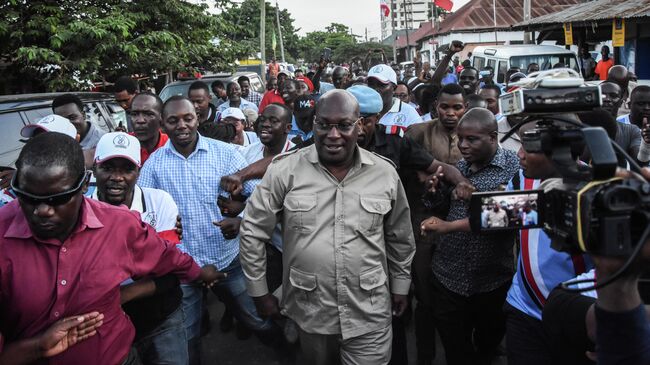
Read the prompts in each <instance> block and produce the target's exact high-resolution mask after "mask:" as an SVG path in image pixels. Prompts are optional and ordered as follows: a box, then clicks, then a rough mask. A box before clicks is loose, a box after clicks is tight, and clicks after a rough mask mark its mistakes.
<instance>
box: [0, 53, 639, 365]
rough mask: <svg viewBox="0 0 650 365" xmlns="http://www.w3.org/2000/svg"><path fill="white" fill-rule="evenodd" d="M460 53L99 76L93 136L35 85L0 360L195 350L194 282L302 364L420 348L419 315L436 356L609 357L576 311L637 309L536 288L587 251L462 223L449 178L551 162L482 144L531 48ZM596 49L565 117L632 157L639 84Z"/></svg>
mask: <svg viewBox="0 0 650 365" xmlns="http://www.w3.org/2000/svg"><path fill="white" fill-rule="evenodd" d="M462 49H463V45H462V44H460V43H457V42H454V43H452V45H451V46H450V48H449V51H448V52H447V53H446V54H445V55H444V57H443V58H442V59H441V60H440V62H439V64H438V65H437V67H435V68H432V67H431V65H429V64H428V63H420V62H416V64H415V69H414V70H413V72H412V74H413V75H411V72H407V73H405V74H402V73H401V72H396V65H389V64H377V65H374V66H372V67H370V68H369V69H367V70H364V69H363V68H362V67H356V68H353V67H350V66H349V65H339V66H335V67H329V66H328V63H329V62H328V61H329V60H326V59H321V60H320V62H319V63H318V64H315V65H313V67H312V68H310V69H305V70H297V71H296V72H295V74H293V73H291V72H288V71H285V70H282V69H281V68H280V67H279V65H278V64H277V63H275V62H272V63H271V64H270V66H269V76H270V77H269V79H268V82H267V85H266V89H267V90H266V92H265V93H263V94H259V93H257V92H255V91H254V90H252V89H251V85H250V80H249V79H248V78H246V77H240V78H239V79H238V80H236V81H235V82H231V83H228V84H226V85H224V84H223V83H222V82H221V81H214V82H212V83H211V84H206V83H204V82H203V81H201V80H197V81H195V82H194V83H192V84H191V86H190V87H189V91H188V93H187V95H177V96H173V97H171V98H170V99H168V100H166V101H165V102H163V101H162V100H161V99H160V98H159V97H158V96H157V95H156V94H153V93H150V92H140V93H139V92H138V91H137V85H136V84H135V83H134V82H133V81H132V80H131V79H129V78H128V77H123V78H120V79H119V80H118V81H117V82H116V85H115V98H116V100H117V101H118V102H119V103H120V105H121V106H122V107H123V108H124V109H125V110H126V112H127V116H128V118H127V119H128V120H127V122H128V123H127V126H121V127H122V129H124V131H116V132H110V133H105V132H103V131H101V130H100V129H99V128H98V127H97V126H95V125H94V124H93V123H91V122H89V121H88V120H87V118H86V116H85V114H84V108H83V104H82V102H81V100H80V99H79V98H78V97H76V96H75V95H73V94H63V95H60V96H58V97H57V98H56V99H55V100H54V102H53V103H52V115H49V116H47V117H45V118H43V119H41V120H39V121H37V122H35V123H34V124H32V125H28V126H26V127H25V128H24V129H23V130H22V132H21V135H22V137H24V138H26V140H27V141H26V143H25V145H24V147H23V149H22V151H21V153H20V156H19V158H18V160H17V161H16V170H13V171H7V172H3V173H2V175H0V186H2V187H3V188H5V189H4V190H3V192H2V195H1V196H2V197H1V198H0V201H1V203H0V204H4V205H3V206H2V208H0V235H1V236H2V238H0V334H1V337H0V364H28V363H51V364H141V363H142V364H163V363H164V364H200V363H201V351H202V350H201V349H202V338H201V337H202V335H204V334H205V332H206V331H208V330H209V329H207V328H206V322H207V321H209V319H208V317H207V316H208V313H207V311H206V302H205V298H206V296H208V295H212V294H210V293H213V294H215V295H216V296H217V298H218V299H219V300H220V301H221V302H223V304H224V305H225V308H226V309H225V313H224V315H223V318H221V320H220V328H221V330H222V331H229V330H231V329H232V328H233V326H235V325H236V326H237V328H238V334H241V335H242V336H244V337H245V336H250V335H251V334H252V335H254V336H255V337H257V338H258V339H259V341H261V343H263V344H264V345H266V346H269V347H270V348H272V349H273V350H274V351H275V352H276V353H277V355H278V358H279V359H281V360H282V361H286V362H292V361H294V362H295V361H296V351H297V349H296V348H297V345H296V343H297V342H299V346H300V348H301V349H302V353H301V354H300V355H298V359H300V360H299V361H302V363H305V364H323V365H326V364H337V363H342V364H389V363H390V364H407V363H408V361H409V360H408V359H409V357H410V358H413V357H414V358H416V361H417V363H418V364H431V363H432V361H433V359H434V358H435V356H436V351H435V350H436V345H435V341H436V340H435V339H436V336H435V333H436V331H437V333H438V334H439V336H440V339H441V341H442V345H443V347H444V354H445V355H444V356H445V358H446V362H447V364H450V365H455V364H490V363H491V361H492V360H493V359H494V358H495V357H497V356H500V355H505V356H507V359H508V363H509V364H511V365H517V364H525V365H533V364H590V363H594V361H595V357H596V356H598V358H599V359H600V360H603V361H606V360H607V359H609V360H611V359H618V360H620V359H623V360H620V361H624V359H626V358H625V357H624V356H631V355H630V354H623V352H624V351H623V350H621V349H624V348H625V346H630V345H631V344H633V343H635V341H636V343H639V341H642V339H639V338H636V339H635V340H630V337H631V335H627V334H626V335H620V334H619V335H620V338H619V342H618V343H617V345H616V346H611V345H610V346H605V347H599V348H598V349H597V350H598V352H597V354H595V353H594V352H593V351H595V349H594V344H595V343H596V341H597V337H598V338H599V336H606V335H607V336H613V334H615V331H616V329H615V328H612V327H611V326H610V327H607V326H599V327H598V328H597V329H595V328H594V323H595V321H596V319H597V318H605V317H607V318H608V319H609V320H610V321H614V322H616V321H628V322H629V321H632V322H633V321H638V323H643V321H640V320H639V318H642V317H643V314H639V313H640V312H639V311H642V306H641V302H640V300H638V298H636V297H635V298H634V299H633V300H629V301H625V302H624V303H621V302H620V301H618V302H617V301H616V300H611V299H610V298H611V296H612V293H614V295H616V293H618V294H620V293H621V292H622V290H623V289H621V288H618V289H619V291H618V292H617V291H616V288H615V289H612V288H611V287H609V288H608V290H610V292H602V293H601V292H599V293H598V294H599V295H603V298H598V299H596V298H595V297H593V296H592V297H589V296H582V295H578V294H575V293H570V292H566V291H563V290H562V289H561V288H557V287H558V285H559V284H560V283H562V282H564V281H567V280H570V279H572V278H574V277H576V276H579V275H582V274H585V273H587V274H588V273H590V272H591V273H592V275H593V270H594V267H595V265H594V261H593V260H592V259H591V258H590V257H589V256H588V255H572V254H568V253H564V252H559V251H554V250H553V249H551V247H550V238H549V237H548V236H547V235H546V234H545V233H544V231H543V230H541V229H530V230H522V231H521V232H518V231H502V232H496V233H491V234H481V233H476V232H472V231H471V230H470V224H469V214H470V212H469V202H468V199H469V198H470V197H471V194H472V193H473V192H486V191H497V190H504V189H505V190H510V191H517V190H532V189H538V188H539V189H545V188H549V187H552V186H554V185H557V184H558V181H561V179H560V176H559V173H558V171H557V170H556V168H555V166H554V165H553V162H552V161H551V159H550V157H549V156H548V155H547V154H545V153H544V152H543V151H540V150H538V149H535V148H533V147H531V146H530V145H528V144H527V141H526V139H525V138H522V137H523V136H524V135H525V133H527V132H531V131H534V129H535V125H534V124H528V125H525V126H524V127H522V128H521V129H519V130H518V131H517V132H516V133H514V134H513V135H512V136H511V137H510V138H509V139H507V140H505V141H500V139H501V137H503V136H504V135H505V134H506V133H508V132H509V131H510V129H511V128H512V127H513V126H515V125H516V124H517V123H518V122H519V121H520V120H521V119H520V116H516V115H515V116H512V115H509V116H504V115H501V114H500V110H499V107H498V98H499V96H500V95H501V94H502V93H504V92H507V91H510V90H512V89H513V88H516V87H517V85H516V84H515V83H516V82H517V81H519V80H521V79H522V78H525V77H526V76H527V75H528V74H530V73H532V72H535V71H538V70H539V65H536V64H531V65H529V67H528V68H527V69H526V70H523V71H522V70H519V69H511V70H508V74H507V77H506V83H505V84H503V85H500V84H497V83H496V82H495V81H494V70H492V69H490V68H485V69H482V70H477V69H475V68H473V67H472V65H471V63H470V62H469V60H467V61H463V62H460V60H458V59H457V58H454V55H455V54H456V53H458V52H460V51H462ZM603 59H605V60H608V59H609V58H606V57H605V55H603ZM610 66H611V67H608V70H607V71H606V72H605V71H603V69H604V67H605V66H601V67H598V66H594V69H595V71H594V72H595V74H597V75H598V76H599V77H600V79H601V80H604V81H603V83H602V90H603V97H604V100H603V108H602V109H597V110H594V111H593V112H589V113H581V114H578V115H567V118H573V119H575V120H576V121H578V122H582V123H584V124H586V125H593V126H602V127H603V128H604V129H605V130H606V131H607V132H608V133H609V136H610V138H611V139H612V140H615V141H616V142H617V143H619V145H620V146H621V147H622V148H623V149H624V150H625V151H627V152H628V153H629V154H630V155H632V156H634V157H636V158H637V160H638V161H639V162H640V163H642V164H646V165H647V163H648V162H649V161H650V130H649V129H648V125H647V124H648V118H649V117H650V88H649V87H647V86H637V87H633V83H632V82H631V81H632V79H633V78H632V76H631V75H630V74H629V73H628V72H627V70H626V69H625V67H623V66H618V65H610ZM329 69H331V72H328V70H329ZM398 71H399V70H398ZM604 72H605V73H606V77H603V75H604ZM623 106H625V107H627V108H629V113H622V110H623V109H622V107H623ZM558 112H561V111H558ZM125 131H128V132H130V133H125ZM579 157H580V158H581V159H583V160H584V161H587V162H588V160H589V156H579ZM620 165H621V167H623V168H625V167H626V162H625V160H624V159H621V161H620ZM484 208H485V211H484V212H483V213H484V215H483V217H482V219H484V225H485V226H486V227H507V226H513V225H514V226H523V227H525V226H528V225H536V224H538V219H539V218H540V217H538V215H537V207H536V206H535V205H534V204H531V202H529V201H525V202H521V204H519V203H514V204H508V202H505V201H504V202H497V201H491V202H490V203H489V204H486V206H485V207H484ZM600 262H604V261H600ZM600 269H601V267H600V266H599V277H600V274H601V271H600ZM607 269H608V270H611V267H610V266H607ZM602 272H603V275H607V274H608V273H611V271H607V270H605V269H603V270H602ZM634 280H635V278H632V279H630V280H628V281H626V284H627V286H626V287H625V290H629V283H630V282H632V283H634ZM632 286H633V287H634V285H632ZM632 291H634V290H632ZM639 308H641V309H639ZM569 315H572V317H570V320H569V319H568V318H569ZM412 317H413V318H414V319H413V321H410V319H411V318H412ZM633 323H635V322H633ZM411 324H412V325H413V326H414V327H415V340H416V344H415V345H416V346H415V347H416V349H417V351H416V353H415V354H413V353H409V352H408V351H407V345H406V327H407V326H408V325H411ZM560 324H562V326H563V327H562V326H560ZM559 327H561V328H563V330H557V328H559ZM643 331H645V333H647V332H648V329H647V327H644V326H642V325H640V326H639V333H643ZM504 336H505V347H504V346H503V339H504ZM646 349H647V347H646ZM633 355H634V356H636V355H638V353H635V354H633ZM642 355H644V356H646V357H645V359H648V357H647V356H648V355H647V351H646V353H645V354H642ZM438 356H440V355H438ZM623 363H624V362H623Z"/></svg>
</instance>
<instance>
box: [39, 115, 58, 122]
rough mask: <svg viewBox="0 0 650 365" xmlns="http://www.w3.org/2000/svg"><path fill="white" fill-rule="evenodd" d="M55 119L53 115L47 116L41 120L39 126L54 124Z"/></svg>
mask: <svg viewBox="0 0 650 365" xmlns="http://www.w3.org/2000/svg"><path fill="white" fill-rule="evenodd" d="M55 119H56V118H55V117H54V115H48V116H47V117H45V118H43V119H41V120H40V122H39V124H50V123H52V122H54V120H55Z"/></svg>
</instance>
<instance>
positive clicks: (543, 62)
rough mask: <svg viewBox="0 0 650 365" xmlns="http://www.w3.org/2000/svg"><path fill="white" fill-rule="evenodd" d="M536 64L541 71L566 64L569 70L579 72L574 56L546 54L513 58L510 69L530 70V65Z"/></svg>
mask: <svg viewBox="0 0 650 365" xmlns="http://www.w3.org/2000/svg"><path fill="white" fill-rule="evenodd" d="M531 63H536V64H538V65H539V69H540V70H542V71H543V70H550V69H552V68H553V66H555V65H556V64H558V63H562V64H564V65H565V66H566V67H568V68H572V69H574V70H576V71H578V72H580V70H579V69H578V63H577V62H576V57H575V55H573V54H544V55H529V56H512V57H510V67H519V68H520V69H521V70H522V71H525V70H526V69H528V65H530V64H531Z"/></svg>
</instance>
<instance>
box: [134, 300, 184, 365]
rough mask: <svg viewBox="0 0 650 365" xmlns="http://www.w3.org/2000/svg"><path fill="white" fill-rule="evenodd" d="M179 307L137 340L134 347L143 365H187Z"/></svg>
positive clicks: (180, 309) (181, 315) (181, 312)
mask: <svg viewBox="0 0 650 365" xmlns="http://www.w3.org/2000/svg"><path fill="white" fill-rule="evenodd" d="M183 319H184V318H183V309H182V308H181V307H179V308H178V309H176V310H175V311H174V312H173V313H172V314H170V315H169V316H167V319H165V321H164V322H162V323H161V324H160V325H159V326H158V327H156V328H155V329H154V330H152V331H151V332H150V333H149V334H147V335H146V336H144V337H143V338H141V339H140V340H138V342H136V343H135V347H136V348H137V350H138V355H139V357H140V360H141V361H142V363H143V364H144V365H149V364H152V365H153V364H155V365H187V364H188V355H187V339H186V336H185V327H184V325H183Z"/></svg>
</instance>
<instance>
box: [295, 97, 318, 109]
mask: <svg viewBox="0 0 650 365" xmlns="http://www.w3.org/2000/svg"><path fill="white" fill-rule="evenodd" d="M315 106H316V100H315V99H314V97H313V96H311V95H300V96H299V97H297V98H296V101H295V102H294V103H293V109H294V112H296V113H300V112H303V111H308V110H312V109H314V108H315Z"/></svg>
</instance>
